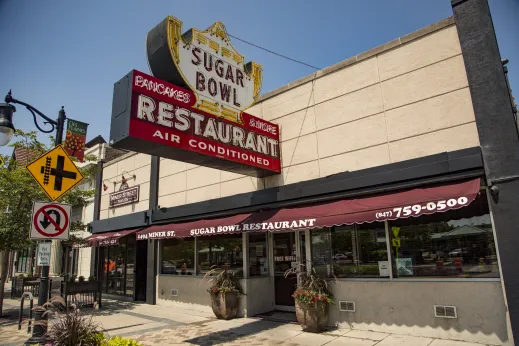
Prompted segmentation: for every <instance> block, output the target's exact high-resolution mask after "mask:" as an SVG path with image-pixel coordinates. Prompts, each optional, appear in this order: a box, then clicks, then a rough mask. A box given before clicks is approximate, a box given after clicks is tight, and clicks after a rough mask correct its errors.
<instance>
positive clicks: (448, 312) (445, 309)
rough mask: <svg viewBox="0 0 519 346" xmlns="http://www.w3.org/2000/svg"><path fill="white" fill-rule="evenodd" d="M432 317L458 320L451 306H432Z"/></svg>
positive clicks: (453, 307) (454, 309)
mask: <svg viewBox="0 0 519 346" xmlns="http://www.w3.org/2000/svg"><path fill="white" fill-rule="evenodd" d="M434 317H436V318H458V313H457V312H456V307H455V306H452V305H434Z"/></svg>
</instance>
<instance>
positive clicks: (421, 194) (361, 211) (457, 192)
mask: <svg viewBox="0 0 519 346" xmlns="http://www.w3.org/2000/svg"><path fill="white" fill-rule="evenodd" d="M479 190H480V179H479V178H477V179H473V180H470V181H464V182H458V183H451V184H448V185H441V186H433V187H421V188H416V189H411V190H406V191H400V192H394V193H387V194H380V195H376V196H370V197H364V198H355V199H343V200H338V201H333V202H326V203H319V204H312V205H304V206H298V207H292V208H280V209H273V210H268V211H261V212H256V213H248V214H238V215H234V216H229V217H224V218H220V219H204V220H197V221H192V222H186V223H177V224H174V223H172V224H163V225H154V226H150V227H148V228H145V229H143V230H141V231H139V232H138V233H137V240H143V239H166V238H182V237H191V236H198V235H218V234H227V233H239V232H266V231H285V230H297V229H311V228H321V227H331V226H339V225H349V224H354V223H364V222H375V221H385V220H395V219H400V218H408V217H416V216H420V215H424V214H434V213H437V212H445V211H448V210H452V209H458V208H462V207H465V206H468V205H469V204H470V203H471V202H472V201H474V199H475V198H476V196H477V195H478V193H479Z"/></svg>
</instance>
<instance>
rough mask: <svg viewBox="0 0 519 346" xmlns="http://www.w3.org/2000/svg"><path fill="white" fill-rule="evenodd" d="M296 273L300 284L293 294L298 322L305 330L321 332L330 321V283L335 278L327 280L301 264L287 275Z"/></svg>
mask: <svg viewBox="0 0 519 346" xmlns="http://www.w3.org/2000/svg"><path fill="white" fill-rule="evenodd" d="M294 274H296V275H297V277H298V285H297V288H296V290H295V292H294V293H293V294H292V297H294V300H295V303H296V318H297V322H299V324H300V325H301V327H302V328H303V331H305V332H312V333H319V332H322V331H324V329H325V328H326V324H327V322H328V307H329V306H330V304H333V295H332V294H331V292H330V290H329V284H330V283H334V282H335V280H327V279H325V278H324V277H322V276H320V275H319V274H317V272H316V271H315V270H314V269H312V270H311V271H310V272H309V273H308V272H307V271H306V267H305V266H304V265H303V264H300V265H299V266H297V267H294V268H290V269H289V270H287V271H286V272H285V277H288V276H290V275H294Z"/></svg>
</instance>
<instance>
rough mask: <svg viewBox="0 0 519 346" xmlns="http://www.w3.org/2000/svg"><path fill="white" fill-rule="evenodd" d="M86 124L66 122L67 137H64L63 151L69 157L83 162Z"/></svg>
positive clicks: (75, 121)
mask: <svg viewBox="0 0 519 346" xmlns="http://www.w3.org/2000/svg"><path fill="white" fill-rule="evenodd" d="M87 127H88V124H86V123H83V122H81V121H77V120H72V119H68V120H67V136H66V137H65V143H64V146H65V150H66V151H67V153H68V154H69V155H70V156H74V157H76V158H77V159H78V160H79V161H81V162H83V160H84V157H85V143H86V133H87Z"/></svg>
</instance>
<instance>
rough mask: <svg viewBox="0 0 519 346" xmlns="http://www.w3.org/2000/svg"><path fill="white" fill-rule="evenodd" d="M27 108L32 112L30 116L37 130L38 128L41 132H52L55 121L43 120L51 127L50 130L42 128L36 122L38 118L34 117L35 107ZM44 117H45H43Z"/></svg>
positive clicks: (54, 127)
mask: <svg viewBox="0 0 519 346" xmlns="http://www.w3.org/2000/svg"><path fill="white" fill-rule="evenodd" d="M27 109H28V110H29V112H31V113H32V117H33V118H34V125H36V127H37V128H38V130H40V131H41V132H43V133H51V132H54V130H55V129H56V125H54V123H56V122H55V121H52V122H50V121H45V122H44V124H50V125H51V129H50V130H44V129H42V128H41V127H40V125H39V124H38V120H37V119H36V114H34V112H35V111H36V112H37V111H38V110H37V109H32V108H31V107H27ZM38 114H39V115H41V114H40V113H38ZM45 118H46V117H45Z"/></svg>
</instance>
